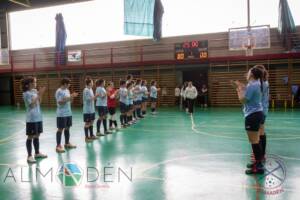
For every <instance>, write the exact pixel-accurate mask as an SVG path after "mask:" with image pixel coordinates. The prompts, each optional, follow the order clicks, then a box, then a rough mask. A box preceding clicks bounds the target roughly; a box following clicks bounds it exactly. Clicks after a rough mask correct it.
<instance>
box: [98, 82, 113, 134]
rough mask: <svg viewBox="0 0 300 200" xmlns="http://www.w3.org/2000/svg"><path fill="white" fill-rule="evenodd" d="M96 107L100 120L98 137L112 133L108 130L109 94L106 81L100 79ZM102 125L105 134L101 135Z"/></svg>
mask: <svg viewBox="0 0 300 200" xmlns="http://www.w3.org/2000/svg"><path fill="white" fill-rule="evenodd" d="M96 86H97V88H96V95H97V100H96V107H97V110H98V116H99V118H98V120H97V136H104V135H105V134H110V133H112V132H111V131H108V130H107V120H106V118H107V114H108V107H107V93H106V89H105V80H103V79H99V80H97V82H96ZM101 123H102V124H103V129H104V134H102V133H101Z"/></svg>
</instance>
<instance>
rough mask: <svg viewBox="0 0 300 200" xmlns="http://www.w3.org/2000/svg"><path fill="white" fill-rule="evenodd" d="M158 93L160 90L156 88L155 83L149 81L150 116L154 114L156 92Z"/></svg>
mask: <svg viewBox="0 0 300 200" xmlns="http://www.w3.org/2000/svg"><path fill="white" fill-rule="evenodd" d="M159 91H160V88H157V87H156V81H154V80H153V81H151V87H150V102H151V114H153V115H155V114H156V103H157V92H159Z"/></svg>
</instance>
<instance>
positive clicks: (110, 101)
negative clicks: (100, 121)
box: [106, 81, 119, 130]
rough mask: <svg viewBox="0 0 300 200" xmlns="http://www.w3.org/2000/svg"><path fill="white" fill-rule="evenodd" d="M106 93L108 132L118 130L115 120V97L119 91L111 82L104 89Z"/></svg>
mask: <svg viewBox="0 0 300 200" xmlns="http://www.w3.org/2000/svg"><path fill="white" fill-rule="evenodd" d="M106 91H107V107H108V113H109V130H118V123H117V120H116V116H115V115H116V106H117V104H116V97H117V94H118V91H119V90H116V89H115V88H114V83H113V82H112V81H111V82H109V83H108V86H107V88H106Z"/></svg>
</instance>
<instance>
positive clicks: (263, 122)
mask: <svg viewBox="0 0 300 200" xmlns="http://www.w3.org/2000/svg"><path fill="white" fill-rule="evenodd" d="M266 118H267V116H266V115H265V114H263V119H262V121H261V124H265V122H266Z"/></svg>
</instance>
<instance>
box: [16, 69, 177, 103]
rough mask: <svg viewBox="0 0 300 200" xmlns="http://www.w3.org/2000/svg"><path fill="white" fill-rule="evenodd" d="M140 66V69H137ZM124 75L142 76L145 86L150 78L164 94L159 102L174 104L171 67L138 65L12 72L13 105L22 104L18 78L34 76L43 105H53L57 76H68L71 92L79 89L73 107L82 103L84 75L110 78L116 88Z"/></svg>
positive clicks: (173, 77)
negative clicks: (59, 70) (82, 69)
mask: <svg viewBox="0 0 300 200" xmlns="http://www.w3.org/2000/svg"><path fill="white" fill-rule="evenodd" d="M141 68H142V70H141ZM128 74H133V75H134V78H135V79H138V78H142V79H145V80H147V82H148V86H149V85H150V82H151V80H156V81H157V83H158V86H159V87H162V88H164V90H165V91H166V94H165V95H161V93H159V105H164V106H171V105H173V104H174V101H175V99H174V95H173V93H174V92H173V91H174V88H175V84H176V75H175V69H174V67H173V66H164V67H159V66H153V67H150V68H147V69H143V67H140V68H126V69H124V68H122V69H114V70H111V69H109V70H108V69H103V70H97V71H74V72H72V73H70V72H62V73H57V72H51V73H39V74H30V73H26V74H16V75H15V76H14V81H13V82H14V94H15V95H14V96H15V104H20V105H23V104H24V102H23V99H22V92H21V90H20V80H21V78H22V77H24V76H29V75H31V76H36V77H37V79H38V83H37V84H38V87H40V86H45V87H47V90H46V92H45V94H44V96H43V103H42V104H43V105H45V106H55V105H56V103H55V91H56V90H57V88H58V87H59V84H60V79H61V78H62V77H69V78H71V88H70V90H71V91H76V92H79V97H78V98H76V99H75V100H74V102H73V105H75V106H82V90H83V88H84V87H85V84H84V79H85V77H86V76H91V77H92V78H93V79H94V80H96V79H99V78H103V79H105V80H106V82H109V81H113V82H114V84H115V87H117V88H118V87H119V81H120V80H121V79H125V78H126V76H127V75H128Z"/></svg>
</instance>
